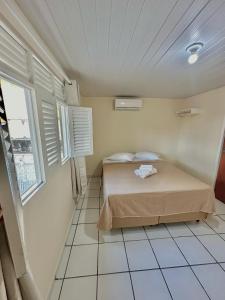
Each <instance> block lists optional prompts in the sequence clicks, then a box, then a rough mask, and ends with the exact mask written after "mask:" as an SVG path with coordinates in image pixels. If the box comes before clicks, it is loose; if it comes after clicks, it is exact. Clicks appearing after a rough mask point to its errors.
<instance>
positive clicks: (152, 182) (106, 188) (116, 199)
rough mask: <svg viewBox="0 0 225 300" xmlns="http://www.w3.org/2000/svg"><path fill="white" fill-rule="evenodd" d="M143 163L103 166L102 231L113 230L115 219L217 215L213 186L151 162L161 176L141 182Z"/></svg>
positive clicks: (164, 164)
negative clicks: (140, 169)
mask: <svg viewBox="0 0 225 300" xmlns="http://www.w3.org/2000/svg"><path fill="white" fill-rule="evenodd" d="M142 163H143V162H131V163H113V164H110V163H107V164H104V165H103V193H104V203H103V206H102V208H101V212H100V217H99V222H98V227H99V229H104V230H108V229H111V228H112V218H113V217H115V218H121V220H122V219H123V218H126V219H127V218H129V217H130V218H132V219H135V217H137V218H139V219H140V217H143V218H146V217H161V216H171V215H176V214H183V213H199V212H202V213H207V214H210V213H213V212H214V209H215V208H214V205H215V197H214V191H213V189H212V187H211V186H209V185H207V184H205V183H204V182H202V181H200V180H199V179H197V178H195V177H193V176H191V175H189V174H188V173H186V172H184V171H182V170H181V169H179V168H177V167H176V166H175V165H173V164H171V163H169V162H167V161H156V162H151V163H149V162H148V163H149V164H152V165H153V166H154V167H155V168H156V169H157V170H158V173H157V174H154V175H152V176H149V177H147V178H145V179H141V178H139V177H137V176H136V175H135V174H134V170H135V169H136V168H138V167H139V166H140V164H142ZM145 164H146V162H145ZM121 222H122V221H121Z"/></svg>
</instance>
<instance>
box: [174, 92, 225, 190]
mask: <svg viewBox="0 0 225 300" xmlns="http://www.w3.org/2000/svg"><path fill="white" fill-rule="evenodd" d="M181 105H182V106H183V107H191V106H193V107H199V108H201V110H202V113H201V114H200V115H198V116H194V117H188V118H182V119H180V134H179V136H178V150H177V160H178V162H179V163H180V164H181V165H182V166H183V167H184V168H185V169H187V170H188V171H190V172H191V173H192V174H194V175H196V176H198V177H199V178H201V179H202V180H204V181H206V182H208V183H210V184H212V185H213V184H214V180H215V176H216V174H217V167H218V166H217V164H218V153H219V150H220V148H221V142H222V139H221V138H222V135H223V130H224V128H223V127H224V117H225V87H222V88H219V89H215V90H212V91H209V92H207V93H203V94H200V95H197V96H194V97H191V98H187V99H184V100H182V104H181Z"/></svg>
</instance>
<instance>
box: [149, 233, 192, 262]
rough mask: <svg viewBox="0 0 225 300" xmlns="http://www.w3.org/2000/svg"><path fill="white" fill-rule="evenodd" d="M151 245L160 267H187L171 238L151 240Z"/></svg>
mask: <svg viewBox="0 0 225 300" xmlns="http://www.w3.org/2000/svg"><path fill="white" fill-rule="evenodd" d="M151 244H152V247H153V249H154V252H155V254H156V257H157V259H158V262H159V264H160V267H177V266H185V265H187V262H186V261H185V259H184V257H183V255H182V254H181V252H180V250H179V249H178V247H177V246H176V244H175V242H174V241H173V240H172V238H168V239H159V240H151Z"/></svg>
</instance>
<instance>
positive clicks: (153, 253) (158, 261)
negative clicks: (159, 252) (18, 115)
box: [143, 227, 173, 300]
mask: <svg viewBox="0 0 225 300" xmlns="http://www.w3.org/2000/svg"><path fill="white" fill-rule="evenodd" d="M143 229H144V232H145V234H146V236H147V237H148V235H147V232H146V229H145V227H143ZM148 243H149V245H150V247H151V249H152V253H153V255H154V257H155V260H156V262H157V264H158V266H159V268H158V269H157V270H160V273H161V275H162V278H163V280H164V282H165V285H166V287H167V290H168V292H169V294H170V297H171V299H172V300H173V296H172V294H171V291H170V289H169V286H168V284H167V282H166V279H165V276H164V274H163V272H162V269H161V267H160V264H159V261H158V258H157V256H156V254H155V251H154V249H153V247H152V244H151V241H150V240H149V239H148Z"/></svg>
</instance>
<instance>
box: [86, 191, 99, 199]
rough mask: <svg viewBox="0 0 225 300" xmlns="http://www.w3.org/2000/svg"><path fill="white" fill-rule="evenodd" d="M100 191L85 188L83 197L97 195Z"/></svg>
mask: <svg viewBox="0 0 225 300" xmlns="http://www.w3.org/2000/svg"><path fill="white" fill-rule="evenodd" d="M99 195H100V191H99V189H97V190H86V192H85V198H92V197H99Z"/></svg>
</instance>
